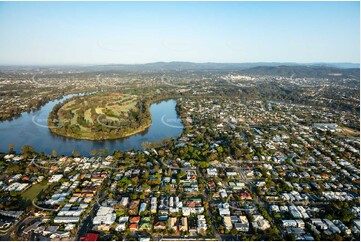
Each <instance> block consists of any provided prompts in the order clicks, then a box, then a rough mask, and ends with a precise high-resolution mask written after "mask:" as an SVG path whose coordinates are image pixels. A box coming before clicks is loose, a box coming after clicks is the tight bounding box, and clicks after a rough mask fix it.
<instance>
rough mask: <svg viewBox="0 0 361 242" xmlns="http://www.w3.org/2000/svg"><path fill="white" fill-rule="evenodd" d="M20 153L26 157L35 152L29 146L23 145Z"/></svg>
mask: <svg viewBox="0 0 361 242" xmlns="http://www.w3.org/2000/svg"><path fill="white" fill-rule="evenodd" d="M21 152H22V153H23V154H24V155H26V156H28V155H29V154H33V153H34V152H35V150H34V148H33V147H31V146H30V145H24V146H23V147H22V148H21Z"/></svg>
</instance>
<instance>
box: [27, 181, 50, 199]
mask: <svg viewBox="0 0 361 242" xmlns="http://www.w3.org/2000/svg"><path fill="white" fill-rule="evenodd" d="M47 187H48V183H46V184H44V185H42V184H40V183H37V184H35V185H32V186H31V187H30V188H29V189H28V190H26V191H25V192H23V193H22V194H21V197H22V198H24V199H29V200H33V199H34V198H35V197H36V196H37V195H38V194H39V193H40V191H41V190H45V189H46V188H47Z"/></svg>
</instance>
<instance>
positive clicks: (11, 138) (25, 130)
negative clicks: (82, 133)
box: [0, 94, 183, 156]
mask: <svg viewBox="0 0 361 242" xmlns="http://www.w3.org/2000/svg"><path fill="white" fill-rule="evenodd" d="M73 96H74V94H71V95H66V96H64V97H63V98H61V99H58V100H54V101H51V102H49V103H47V104H45V105H44V106H43V107H41V108H40V109H39V110H37V111H35V112H30V113H27V112H24V113H22V114H21V116H20V117H18V118H16V119H13V120H11V121H3V122H0V152H3V153H6V152H8V150H9V144H14V146H15V148H14V150H15V151H16V152H18V153H20V151H21V148H22V147H23V146H24V145H30V146H32V147H34V149H35V151H36V152H41V151H42V152H44V153H45V154H51V152H52V150H56V151H57V153H58V156H59V155H71V153H72V152H73V151H78V152H80V154H81V155H83V156H89V155H90V152H91V151H92V150H94V149H95V150H99V149H106V148H107V149H108V150H109V152H110V154H112V153H113V151H114V150H122V151H126V150H130V149H132V148H133V149H135V150H140V149H142V143H143V142H156V141H162V140H163V139H164V138H171V137H174V138H177V137H178V136H179V135H180V134H181V133H182V132H183V125H182V122H181V120H180V118H179V117H178V115H177V113H176V110H175V107H176V104H177V102H176V100H174V99H170V100H166V101H161V102H159V103H154V104H152V105H151V106H150V113H151V116H152V124H151V126H150V127H149V128H148V129H147V130H145V131H143V132H141V133H138V134H135V135H132V136H130V137H126V138H122V139H116V140H105V141H90V140H78V139H72V138H67V137H62V136H59V135H56V134H53V133H52V132H50V130H49V128H48V126H47V119H48V116H49V113H50V111H51V110H52V108H53V107H54V105H56V104H57V103H59V102H62V101H64V100H66V99H69V98H71V97H73Z"/></svg>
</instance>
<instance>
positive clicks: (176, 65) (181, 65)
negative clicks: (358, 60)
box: [85, 62, 360, 70]
mask: <svg viewBox="0 0 361 242" xmlns="http://www.w3.org/2000/svg"><path fill="white" fill-rule="evenodd" d="M260 66H266V67H278V66H303V67H304V66H308V67H312V66H313V67H334V68H359V67H360V65H359V64H354V63H310V64H299V63H292V62H254V63H214V62H206V63H194V62H154V63H147V64H114V65H113V64H112V65H97V66H88V67H85V69H92V70H94V69H98V70H137V69H141V70H239V69H249V68H253V67H260Z"/></svg>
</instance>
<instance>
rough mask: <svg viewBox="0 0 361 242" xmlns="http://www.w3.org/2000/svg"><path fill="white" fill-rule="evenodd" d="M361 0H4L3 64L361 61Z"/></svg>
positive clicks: (0, 12)
mask: <svg viewBox="0 0 361 242" xmlns="http://www.w3.org/2000/svg"><path fill="white" fill-rule="evenodd" d="M359 10H360V4H359V2H0V31H1V32H2V33H4V34H3V36H2V38H1V39H0V53H1V56H0V65H11V66H13V65H17V66H22V65H24V66H29V65H33V66H44V65H45V66H46V65H112V64H147V63H154V62H194V63H260V62H263V63H274V62H281V63H283V62H284V63H300V64H301V63H303V64H310V63H355V64H359V63H360V56H359V53H360V24H359V18H360V14H359Z"/></svg>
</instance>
